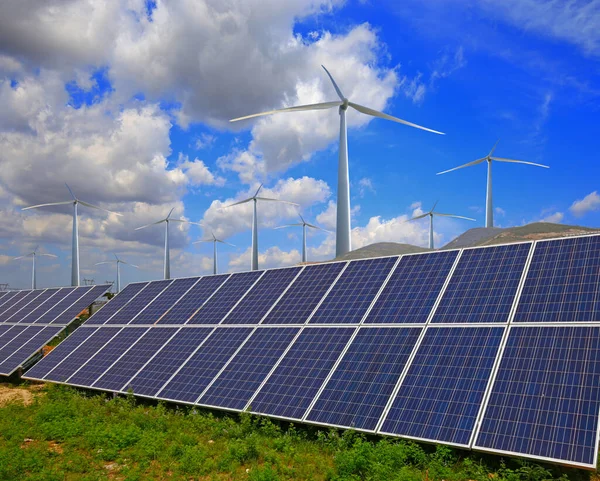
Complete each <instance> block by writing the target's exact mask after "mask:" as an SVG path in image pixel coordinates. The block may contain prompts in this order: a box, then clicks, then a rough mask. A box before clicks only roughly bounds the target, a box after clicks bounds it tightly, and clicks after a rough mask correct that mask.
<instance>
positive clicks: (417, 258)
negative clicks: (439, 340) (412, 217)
mask: <svg viewBox="0 0 600 481" xmlns="http://www.w3.org/2000/svg"><path fill="white" fill-rule="evenodd" d="M457 255H458V251H446V252H436V253H433V254H420V255H409V256H403V257H402V259H400V263H399V264H398V265H397V266H396V269H395V270H394V272H393V274H392V275H391V277H390V279H389V281H388V282H387V284H386V285H385V287H384V288H383V291H382V292H381V295H380V296H379V298H378V299H377V301H376V302H375V304H374V306H373V308H372V309H371V311H370V312H369V315H368V316H367V318H366V320H365V322H366V323H388V324H394V323H398V324H406V323H414V324H424V323H425V322H426V321H427V318H428V317H429V313H430V312H431V309H432V308H433V305H434V304H435V301H436V299H437V298H438V296H439V294H440V291H441V289H442V286H443V285H444V282H445V281H446V278H447V277H448V274H449V273H450V269H451V268H452V265H453V264H454V261H455V260H456V256H457Z"/></svg>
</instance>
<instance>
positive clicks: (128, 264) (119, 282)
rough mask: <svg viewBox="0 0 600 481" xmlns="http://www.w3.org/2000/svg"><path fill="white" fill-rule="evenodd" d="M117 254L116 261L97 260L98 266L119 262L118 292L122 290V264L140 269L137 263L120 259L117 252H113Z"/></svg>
mask: <svg viewBox="0 0 600 481" xmlns="http://www.w3.org/2000/svg"><path fill="white" fill-rule="evenodd" d="M113 255H114V256H115V260H114V261H103V262H96V264H94V265H96V266H99V265H101V264H114V263H116V264H117V294H118V293H119V292H121V269H120V267H121V264H125V265H126V266H131V267H135V268H136V269H139V266H136V265H135V264H130V263H129V262H125V261H122V260H121V259H119V258H118V257H117V254H113Z"/></svg>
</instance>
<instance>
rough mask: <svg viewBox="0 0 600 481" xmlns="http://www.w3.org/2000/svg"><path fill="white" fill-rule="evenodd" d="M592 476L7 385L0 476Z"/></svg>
mask: <svg viewBox="0 0 600 481" xmlns="http://www.w3.org/2000/svg"><path fill="white" fill-rule="evenodd" d="M594 476H595V475H591V474H590V473H589V472H586V471H581V470H575V469H566V468H559V467H553V466H550V465H539V464H535V463H529V462H524V461H519V460H514V459H502V458H500V457H495V456H481V455H478V454H474V453H469V452H466V451H459V450H452V449H449V448H447V447H443V446H438V447H435V446H427V445H421V444H417V443H412V442H405V441H401V440H385V439H379V438H372V439H368V438H366V437H364V436H361V435H356V434H353V433H352V432H350V431H348V432H341V431H335V430H331V431H329V430H323V429H317V428H310V427H304V426H294V425H290V424H287V423H286V424H275V423H273V422H271V421H269V420H268V419H265V418H258V417H253V416H250V415H241V416H229V415H222V414H218V413H214V412H212V413H211V412H208V411H202V410H201V411H198V410H196V409H189V408H181V407H179V408H178V407H176V406H171V405H169V406H167V405H164V404H160V403H159V404H156V403H146V402H141V401H138V400H136V399H134V398H133V397H127V398H115V399H112V398H110V397H107V396H104V395H101V394H97V393H94V394H91V393H86V392H81V391H76V390H73V389H69V388H64V387H59V386H39V385H38V386H35V385H32V386H29V385H26V384H24V385H21V386H12V385H8V384H4V385H2V386H1V387H0V480H36V481H42V480H61V481H62V480H100V479H114V480H159V479H177V480H179V479H181V480H249V481H275V480H295V479H298V480H332V481H333V480H339V481H342V480H348V481H349V480H363V479H364V480H373V481H380V480H381V481H390V480H415V481H416V480H446V481H452V480H477V481H484V480H485V481H490V480H494V481H500V480H510V481H513V480H514V481H516V480H528V481H537V480H540V481H541V480H552V479H561V480H567V479H573V480H590V479H591V478H592V477H594Z"/></svg>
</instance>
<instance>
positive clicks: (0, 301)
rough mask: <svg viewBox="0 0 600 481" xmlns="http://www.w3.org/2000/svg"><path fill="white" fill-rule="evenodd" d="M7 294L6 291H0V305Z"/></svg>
mask: <svg viewBox="0 0 600 481" xmlns="http://www.w3.org/2000/svg"><path fill="white" fill-rule="evenodd" d="M6 295H8V291H4V292H0V306H1V305H2V303H3V302H4V301H3V299H4V296H6Z"/></svg>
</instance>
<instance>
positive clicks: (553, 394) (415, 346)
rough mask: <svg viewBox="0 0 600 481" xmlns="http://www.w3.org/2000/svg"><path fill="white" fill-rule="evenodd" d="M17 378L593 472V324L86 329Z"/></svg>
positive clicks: (598, 333)
mask: <svg viewBox="0 0 600 481" xmlns="http://www.w3.org/2000/svg"><path fill="white" fill-rule="evenodd" d="M506 333H508V335H505V334H506ZM25 377H26V378H28V379H35V380H44V381H52V382H60V383H67V384H69V385H75V386H82V387H88V388H94V389H100V390H106V391H113V392H121V393H126V392H133V393H134V394H136V395H140V396H145V397H150V398H156V399H163V400H169V401H175V402H181V403H188V404H193V405H198V406H205V407H216V408H219V409H226V410H233V411H243V410H247V411H250V412H253V413H256V414H262V415H268V416H272V417H278V418H283V419H287V420H294V421H302V422H307V423H314V424H320V425H326V426H334V427H343V428H352V429H358V430H364V431H367V432H377V433H380V434H387V435H391V436H401V437H407V438H412V439H419V440H426V441H434V442H438V443H446V444H451V445H457V446H464V447H472V448H474V449H479V450H489V451H493V452H503V453H509V454H516V455H520V456H528V457H534V458H537V459H545V460H551V461H552V460H554V461H559V462H562V463H568V464H572V465H578V466H584V467H595V464H596V455H597V449H596V447H597V444H598V413H599V409H600V383H599V382H598V380H599V379H600V327H598V326H587V327H586V326H583V327H582V326H548V325H540V326H518V325H511V326H485V327H484V326H475V325H473V326H469V327H466V326H461V327H458V326H457V327H438V326H434V325H432V324H429V325H428V326H427V327H385V326H373V325H371V326H368V325H361V326H358V327H335V326H310V325H307V326H303V327H271V326H264V325H263V326H255V327H251V326H249V327H228V326H219V327H202V326H192V327H187V326H186V327H158V326H156V327H131V326H128V327H114V326H102V327H98V326H96V327H92V326H87V327H86V326H84V327H82V328H80V329H78V330H77V331H76V332H75V333H74V334H72V335H71V336H70V337H69V338H67V340H65V341H64V342H63V343H62V344H60V345H59V346H58V347H57V348H56V349H55V350H54V351H53V352H52V353H51V355H49V356H47V357H46V358H44V359H43V360H42V361H41V362H39V363H38V364H37V365H36V366H34V367H33V368H32V369H31V370H30V371H29V372H28V373H27V375H26V376H25ZM490 386H491V388H490Z"/></svg>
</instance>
